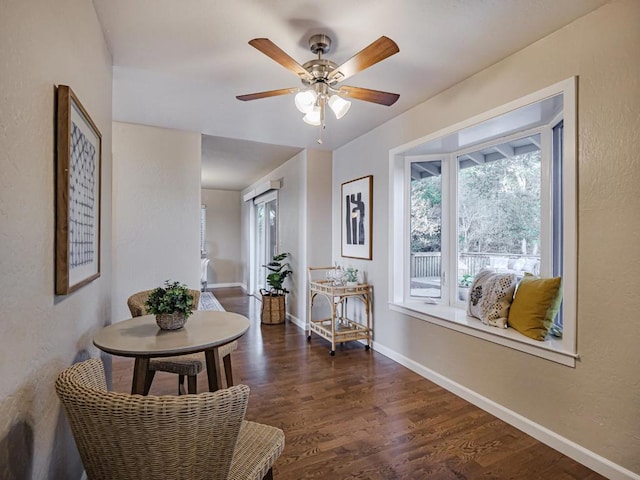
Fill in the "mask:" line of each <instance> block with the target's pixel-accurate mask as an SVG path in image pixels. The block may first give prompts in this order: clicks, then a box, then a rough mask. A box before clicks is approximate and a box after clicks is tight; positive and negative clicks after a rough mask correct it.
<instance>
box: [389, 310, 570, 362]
mask: <svg viewBox="0 0 640 480" xmlns="http://www.w3.org/2000/svg"><path fill="white" fill-rule="evenodd" d="M389 308H390V309H391V310H393V311H396V312H400V313H403V314H405V315H409V316H412V317H414V318H418V319H420V320H424V321H426V322H429V323H433V324H435V325H439V326H441V327H445V328H449V329H451V330H455V331H457V332H461V333H464V334H467V335H471V336H473V337H476V338H480V339H482V340H486V341H488V342H492V343H497V344H498V345H503V346H505V347H508V348H512V349H514V350H519V351H521V352H525V353H528V354H530V355H534V356H536V357H540V358H544V359H546V360H550V361H552V362H556V363H560V364H562V365H566V366H568V367H575V366H576V359H577V358H578V355H577V354H576V353H574V352H571V351H569V350H568V349H567V348H566V347H565V346H564V345H563V342H562V339H555V338H549V339H547V340H545V341H544V342H540V341H537V340H533V339H531V338H528V337H525V336H524V335H522V334H521V333H519V332H517V331H516V330H514V329H513V328H505V329H501V328H496V327H490V326H488V325H485V324H483V323H482V322H481V321H480V320H478V319H476V318H473V317H469V316H468V315H467V314H466V312H465V311H464V310H463V309H461V308H456V307H449V306H444V305H429V304H425V303H424V302H420V301H413V302H404V303H390V304H389Z"/></svg>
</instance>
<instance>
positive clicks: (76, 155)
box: [55, 85, 102, 295]
mask: <svg viewBox="0 0 640 480" xmlns="http://www.w3.org/2000/svg"><path fill="white" fill-rule="evenodd" d="M101 168H102V135H101V134H100V130H98V127H97V126H96V125H95V123H93V120H91V117H90V116H89V114H88V113H87V111H86V110H85V109H84V107H83V106H82V104H81V103H80V101H79V100H78V98H77V97H76V96H75V94H74V93H73V91H72V90H71V88H70V87H68V86H67V85H59V86H58V89H57V110H56V227H55V229H56V231H55V245H56V246H55V293H56V295H67V294H69V293H71V292H73V291H75V290H77V289H79V288H81V287H82V286H84V285H86V284H88V283H90V282H92V281H93V280H95V279H96V278H98V277H99V276H100V203H101V202H100V197H101V190H102V189H101V180H102V170H101Z"/></svg>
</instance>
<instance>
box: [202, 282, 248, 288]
mask: <svg viewBox="0 0 640 480" xmlns="http://www.w3.org/2000/svg"><path fill="white" fill-rule="evenodd" d="M227 287H242V288H243V289H244V290H246V289H247V286H246V285H245V284H244V283H242V282H232V283H207V288H227Z"/></svg>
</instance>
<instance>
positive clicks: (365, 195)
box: [340, 175, 373, 260]
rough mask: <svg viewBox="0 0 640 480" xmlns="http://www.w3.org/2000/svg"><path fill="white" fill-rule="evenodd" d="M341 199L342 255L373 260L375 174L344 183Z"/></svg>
mask: <svg viewBox="0 0 640 480" xmlns="http://www.w3.org/2000/svg"><path fill="white" fill-rule="evenodd" d="M340 199H341V200H340V201H341V204H342V205H341V215H340V218H341V224H342V227H341V230H342V241H341V244H342V256H343V257H350V258H364V259H367V260H371V258H372V252H373V249H372V241H371V240H372V239H371V227H372V224H373V216H372V213H373V210H372V207H373V175H369V176H366V177H361V178H356V179H355V180H351V181H349V182H345V183H343V184H342V189H341V196H340Z"/></svg>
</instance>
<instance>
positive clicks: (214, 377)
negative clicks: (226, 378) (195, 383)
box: [204, 347, 222, 392]
mask: <svg viewBox="0 0 640 480" xmlns="http://www.w3.org/2000/svg"><path fill="white" fill-rule="evenodd" d="M204 358H205V360H206V361H207V378H208V380H209V391H210V392H215V391H216V390H218V389H220V386H221V385H222V368H221V365H220V354H219V353H218V347H214V348H210V349H208V350H205V351H204Z"/></svg>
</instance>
